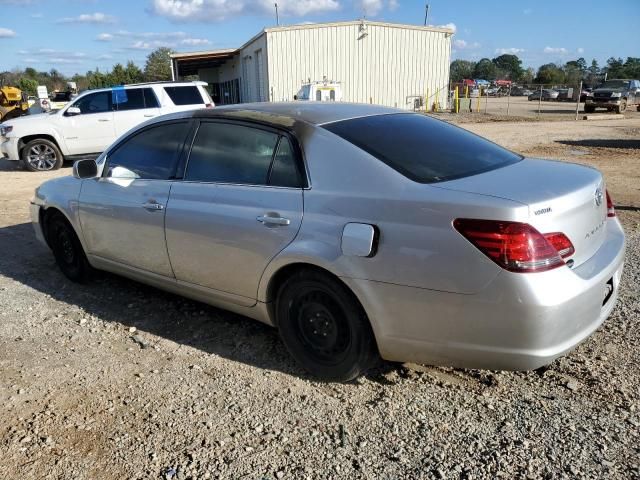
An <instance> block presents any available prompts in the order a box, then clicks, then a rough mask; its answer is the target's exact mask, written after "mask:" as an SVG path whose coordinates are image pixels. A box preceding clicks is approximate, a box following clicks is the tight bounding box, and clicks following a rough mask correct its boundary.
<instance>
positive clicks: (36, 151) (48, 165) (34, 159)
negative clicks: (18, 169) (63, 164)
mask: <svg viewBox="0 0 640 480" xmlns="http://www.w3.org/2000/svg"><path fill="white" fill-rule="evenodd" d="M26 161H27V163H28V164H29V165H30V166H31V167H32V168H33V169H34V170H52V169H53V168H54V167H55V165H56V163H57V162H58V158H57V155H56V152H55V151H54V150H53V148H51V147H50V146H49V145H46V144H44V143H36V144H35V145H33V146H32V147H31V148H30V149H29V152H28V153H27V158H26Z"/></svg>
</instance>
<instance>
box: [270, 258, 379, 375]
mask: <svg viewBox="0 0 640 480" xmlns="http://www.w3.org/2000/svg"><path fill="white" fill-rule="evenodd" d="M276 321H277V325H278V329H279V331H280V337H281V338H282V341H283V343H284V344H285V346H286V347H287V350H289V353H290V354H291V356H292V357H293V358H294V359H295V360H296V361H297V362H298V363H299V364H300V365H301V366H302V367H303V368H304V369H305V370H307V371H309V372H310V373H311V374H312V375H314V376H316V377H318V378H320V379H322V380H326V381H338V382H346V381H349V380H352V379H354V378H356V377H358V376H360V375H361V374H362V373H364V372H365V371H366V370H367V369H368V368H369V367H370V366H371V365H372V362H373V361H374V359H376V357H377V349H376V343H375V339H374V336H373V332H372V330H371V325H370V324H369V321H368V319H367V317H366V315H365V313H364V311H363V309H362V307H361V306H360V304H359V303H358V301H357V300H356V299H355V298H354V296H353V294H352V293H351V292H350V291H349V290H348V289H347V288H346V287H345V286H344V285H343V284H342V283H340V282H339V281H338V280H336V279H334V278H333V277H331V276H329V275H327V274H324V273H322V272H316V271H312V270H309V271H300V272H298V273H297V274H295V275H293V276H291V277H290V278H289V279H287V281H285V282H284V284H283V285H282V287H281V288H280V290H279V293H278V297H277V301H276Z"/></svg>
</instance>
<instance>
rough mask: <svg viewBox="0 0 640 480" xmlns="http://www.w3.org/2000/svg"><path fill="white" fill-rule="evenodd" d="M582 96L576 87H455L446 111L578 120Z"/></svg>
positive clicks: (583, 93)
mask: <svg viewBox="0 0 640 480" xmlns="http://www.w3.org/2000/svg"><path fill="white" fill-rule="evenodd" d="M585 99H586V95H585V92H584V91H583V90H582V84H581V83H580V84H578V85H543V84H533V85H525V86H518V87H494V88H474V87H471V86H468V87H464V88H461V87H455V88H453V89H452V90H451V91H450V94H449V105H448V107H449V111H451V112H454V113H477V114H489V115H494V116H510V117H538V118H545V119H552V118H557V119H562V120H568V119H570V118H574V119H578V118H580V116H581V115H582V114H584V101H585Z"/></svg>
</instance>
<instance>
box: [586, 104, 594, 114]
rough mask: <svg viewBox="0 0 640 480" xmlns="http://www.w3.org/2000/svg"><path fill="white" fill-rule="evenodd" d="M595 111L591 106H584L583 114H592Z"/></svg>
mask: <svg viewBox="0 0 640 480" xmlns="http://www.w3.org/2000/svg"><path fill="white" fill-rule="evenodd" d="M595 111H596V108H595V107H593V106H591V105H585V106H584V113H593V112H595Z"/></svg>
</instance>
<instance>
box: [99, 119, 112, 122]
mask: <svg viewBox="0 0 640 480" xmlns="http://www.w3.org/2000/svg"><path fill="white" fill-rule="evenodd" d="M98 121H99V122H109V121H110V120H109V119H108V118H99V119H98Z"/></svg>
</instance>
